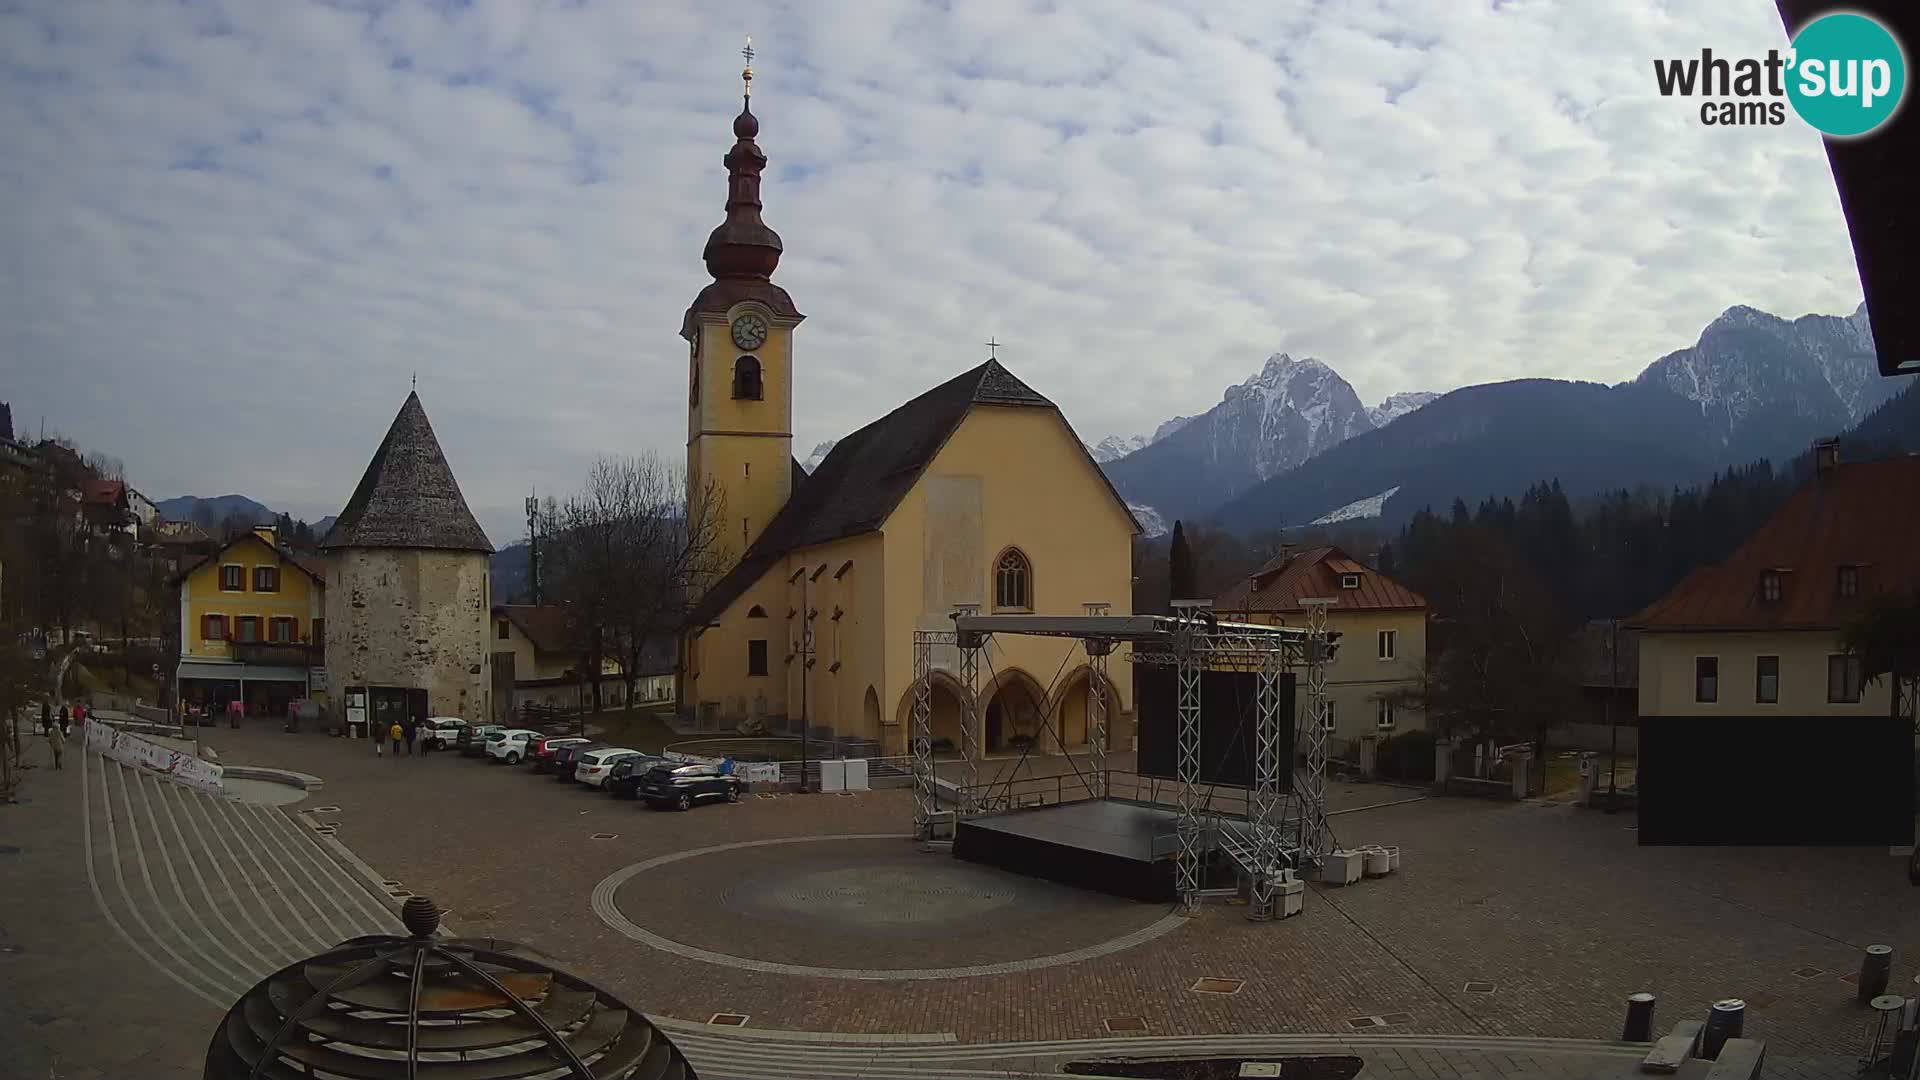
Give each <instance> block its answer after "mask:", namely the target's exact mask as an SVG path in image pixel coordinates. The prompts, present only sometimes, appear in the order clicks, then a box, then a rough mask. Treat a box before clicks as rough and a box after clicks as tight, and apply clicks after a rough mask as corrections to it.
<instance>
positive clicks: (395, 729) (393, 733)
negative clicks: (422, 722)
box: [387, 720, 407, 761]
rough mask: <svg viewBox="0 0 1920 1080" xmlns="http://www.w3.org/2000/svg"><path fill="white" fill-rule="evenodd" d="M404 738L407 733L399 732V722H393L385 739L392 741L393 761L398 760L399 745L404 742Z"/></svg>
mask: <svg viewBox="0 0 1920 1080" xmlns="http://www.w3.org/2000/svg"><path fill="white" fill-rule="evenodd" d="M406 737H407V733H406V732H405V731H403V730H401V727H400V722H399V721H397V720H396V721H394V724H393V726H392V727H390V728H388V729H387V738H389V739H391V740H393V759H394V760H395V761H398V760H400V744H401V743H402V742H404V741H405V740H406Z"/></svg>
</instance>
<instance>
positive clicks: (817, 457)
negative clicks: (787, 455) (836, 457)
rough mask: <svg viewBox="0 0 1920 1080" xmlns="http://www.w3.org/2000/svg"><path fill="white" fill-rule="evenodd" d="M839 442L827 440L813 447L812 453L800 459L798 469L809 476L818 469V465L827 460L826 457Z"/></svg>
mask: <svg viewBox="0 0 1920 1080" xmlns="http://www.w3.org/2000/svg"><path fill="white" fill-rule="evenodd" d="M839 442H840V440H839V439H828V440H827V441H826V442H823V443H821V444H820V445H819V446H816V447H814V448H813V453H811V454H808V455H807V456H806V457H804V458H802V459H800V467H801V468H802V469H805V470H806V472H807V474H808V475H809V476H811V475H812V474H813V470H815V469H817V468H819V467H820V463H821V462H823V461H825V460H827V455H828V454H829V453H832V452H833V448H834V447H835V446H836V445H838V444H839Z"/></svg>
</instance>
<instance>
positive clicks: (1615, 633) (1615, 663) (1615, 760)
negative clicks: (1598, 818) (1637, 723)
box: [1606, 619, 1620, 814]
mask: <svg viewBox="0 0 1920 1080" xmlns="http://www.w3.org/2000/svg"><path fill="white" fill-rule="evenodd" d="M1619 682H1620V620H1618V619H1609V620H1607V706H1606V708H1607V741H1608V744H1609V745H1608V750H1607V759H1608V761H1607V813H1609V814H1611V813H1613V812H1614V809H1615V807H1616V806H1617V805H1618V804H1619V794H1620V793H1619V791H1618V789H1616V788H1615V787H1614V776H1615V774H1617V773H1618V772H1619V771H1620V724H1619V721H1617V720H1615V719H1614V715H1613V697H1614V692H1615V687H1616V686H1618V684H1619Z"/></svg>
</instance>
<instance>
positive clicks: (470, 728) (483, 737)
mask: <svg viewBox="0 0 1920 1080" xmlns="http://www.w3.org/2000/svg"><path fill="white" fill-rule="evenodd" d="M505 730H506V726H505V725H504V724H468V725H467V727H466V730H464V731H462V732H461V733H460V740H459V746H460V754H461V756H463V757H480V756H482V755H483V754H485V753H486V752H487V736H489V735H491V734H493V733H494V732H496V731H505Z"/></svg>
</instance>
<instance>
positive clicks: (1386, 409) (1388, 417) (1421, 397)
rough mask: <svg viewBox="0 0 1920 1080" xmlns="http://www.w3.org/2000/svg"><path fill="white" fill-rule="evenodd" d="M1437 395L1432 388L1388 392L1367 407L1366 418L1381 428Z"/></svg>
mask: <svg viewBox="0 0 1920 1080" xmlns="http://www.w3.org/2000/svg"><path fill="white" fill-rule="evenodd" d="M1439 396H1440V395H1439V394H1438V393H1435V392H1434V391H1432V390H1408V391H1404V392H1402V393H1398V394H1388V395H1387V400H1385V401H1383V402H1381V403H1380V404H1378V405H1374V406H1372V407H1370V408H1368V409H1367V419H1369V420H1372V421H1373V426H1374V427H1377V428H1383V427H1386V426H1387V425H1388V424H1391V423H1393V422H1394V421H1395V420H1398V419H1400V418H1401V417H1403V416H1405V415H1407V414H1408V413H1410V412H1412V411H1413V410H1415V409H1417V408H1419V407H1420V406H1422V405H1425V404H1426V403H1427V402H1429V401H1432V400H1433V399H1434V398H1437V397H1439Z"/></svg>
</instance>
